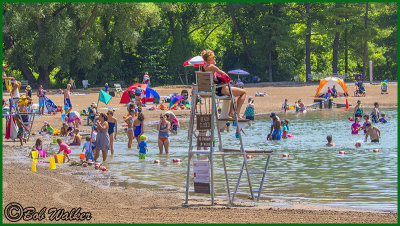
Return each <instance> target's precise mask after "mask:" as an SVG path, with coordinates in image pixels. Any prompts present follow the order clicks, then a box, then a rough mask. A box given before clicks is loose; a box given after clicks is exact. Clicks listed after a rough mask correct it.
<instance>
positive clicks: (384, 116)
mask: <svg viewBox="0 0 400 226" xmlns="http://www.w3.org/2000/svg"><path fill="white" fill-rule="evenodd" d="M379 121H380V122H381V123H387V120H386V114H385V113H382V114H381V118H380V119H379Z"/></svg>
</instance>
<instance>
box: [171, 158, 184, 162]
mask: <svg viewBox="0 0 400 226" xmlns="http://www.w3.org/2000/svg"><path fill="white" fill-rule="evenodd" d="M172 161H173V162H182V159H172Z"/></svg>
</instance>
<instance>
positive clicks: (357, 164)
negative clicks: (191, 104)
mask: <svg viewBox="0 0 400 226" xmlns="http://www.w3.org/2000/svg"><path fill="white" fill-rule="evenodd" d="M365 112H368V113H370V112H371V110H370V109H366V110H365ZM381 112H384V113H386V118H387V120H388V123H386V124H382V123H379V124H374V125H375V126H377V127H378V128H379V129H380V130H381V132H382V136H381V141H380V143H379V144H372V143H370V142H369V141H368V142H367V143H364V142H362V146H361V147H360V148H356V147H355V143H356V142H357V141H363V140H364V137H365V136H364V133H363V131H361V132H360V134H359V135H352V134H351V129H350V127H351V124H352V123H353V122H350V121H349V120H348V119H347V118H348V117H349V116H350V115H351V114H352V111H350V112H349V111H346V110H345V109H332V110H327V109H324V110H316V111H309V112H307V113H305V114H294V113H287V114H286V115H284V114H283V113H282V114H278V116H279V117H280V118H281V119H289V120H290V134H292V135H294V136H295V137H294V138H288V139H285V140H281V141H272V142H271V141H270V142H267V141H266V136H267V134H268V133H269V127H270V124H269V117H267V116H256V121H255V123H254V124H253V126H251V127H246V128H245V131H246V133H247V136H243V139H244V146H245V148H262V149H272V150H274V153H273V155H272V158H271V162H270V165H269V169H268V173H267V175H266V179H265V183H264V188H263V191H262V196H261V203H262V202H263V201H264V202H266V201H265V200H268V201H271V200H280V201H283V202H285V201H286V200H287V201H299V202H306V203H312V204H322V205H329V206H336V207H346V208H358V209H372V210H384V211H396V212H397V111H396V109H381ZM362 123H363V121H362V122H361V124H362ZM155 127H156V126H155V125H148V126H147V127H146V132H145V134H146V135H147V137H148V140H147V144H148V148H149V153H148V154H147V157H146V160H144V161H143V160H141V161H139V160H138V150H137V149H136V148H134V149H130V150H129V149H128V148H127V137H126V135H125V134H124V133H123V132H121V133H120V134H118V138H117V141H116V142H115V144H114V145H115V155H114V156H113V157H112V158H110V159H109V161H108V163H107V165H108V169H109V170H110V172H112V173H113V174H114V175H117V178H118V179H117V180H118V181H119V185H120V186H121V185H124V186H129V185H134V186H137V185H141V186H143V187H147V188H155V189H159V188H160V189H161V188H162V189H171V190H172V191H177V192H180V193H182V194H184V191H185V183H186V169H187V151H188V139H187V128H188V123H182V127H181V128H180V131H179V133H178V135H177V136H171V137H170V138H171V148H170V155H169V156H166V155H159V154H158V153H159V150H158V145H157V131H156V129H155ZM121 131H122V129H121ZM328 134H331V135H332V136H333V142H334V143H335V144H336V146H335V147H326V146H325V144H326V136H327V135H328ZM222 139H223V142H224V147H239V146H238V145H239V141H238V139H236V138H235V131H234V129H231V132H230V133H226V132H225V133H223V134H222ZM368 140H369V139H368ZM135 146H136V142H135V141H134V147H135ZM375 148H379V149H380V150H381V151H380V152H378V153H374V152H373V149H375ZM77 150H78V149H77V148H76V150H75V149H74V150H73V153H78V151H77ZM80 150H81V149H80ZM80 150H79V152H80ZM341 150H343V151H345V152H346V154H344V155H343V154H339V151H341ZM283 153H289V154H290V157H289V158H283V157H282V154H283ZM174 158H180V159H182V160H183V162H182V163H173V162H172V159H174ZM263 158H264V157H262V156H258V155H254V158H253V159H252V160H249V167H250V169H257V170H261V169H262V168H263V166H264V164H265V161H264V160H263ZM155 159H158V160H160V161H161V163H160V164H154V163H153V162H154V160H155ZM195 159H196V158H195ZM237 160H239V158H233V157H230V158H228V159H227V162H228V165H230V166H231V167H230V168H237V167H235V166H239V165H240V161H237ZM214 162H215V169H216V170H215V191H216V197H217V198H226V191H225V177H224V172H223V166H222V161H221V157H219V156H217V157H216V158H215V161H214ZM253 167H254V168H253ZM191 172H192V175H193V169H192V171H191ZM258 182H259V181H255V180H253V183H254V184H258ZM246 183H247V180H246V176H245V175H244V176H243V177H242V182H241V187H240V188H239V191H238V197H237V198H238V199H239V200H243V201H248V199H247V197H248V196H249V190H248V188H247V187H246ZM191 184H192V185H193V183H191ZM192 185H191V191H193V186H192ZM231 185H232V186H231V188H233V185H234V184H233V183H232V184H231ZM196 195H197V194H196ZM199 196H203V197H209V195H199Z"/></svg>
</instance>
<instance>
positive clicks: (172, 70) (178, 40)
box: [3, 3, 397, 87]
mask: <svg viewBox="0 0 400 226" xmlns="http://www.w3.org/2000/svg"><path fill="white" fill-rule="evenodd" d="M203 49H212V50H214V51H215V54H216V59H217V65H218V66H219V67H220V68H222V69H223V70H224V71H229V70H232V69H237V68H241V69H244V70H246V71H249V72H250V73H251V74H253V75H258V76H260V77H261V78H262V80H263V81H290V80H293V78H294V77H295V76H299V77H300V78H301V79H302V80H305V78H306V74H308V73H322V72H325V73H332V72H337V73H345V72H346V73H349V74H352V73H355V72H361V73H363V72H365V73H366V75H367V76H368V73H369V70H368V67H369V66H368V62H369V61H370V60H372V61H373V62H374V79H375V80H381V79H388V80H397V4H396V3H3V62H5V63H7V64H8V65H9V72H8V73H9V74H10V73H11V75H13V76H16V77H18V78H19V79H25V80H29V83H30V84H33V86H35V85H36V84H39V83H40V84H43V85H44V86H45V87H49V86H52V87H58V86H61V85H63V83H65V82H67V79H68V78H69V77H72V78H74V79H75V80H77V81H78V82H77V84H80V81H81V80H83V79H88V80H89V81H90V83H91V84H98V85H102V84H104V83H105V82H110V81H116V80H123V81H125V82H126V83H127V84H130V83H132V82H138V81H141V79H142V76H143V74H144V72H145V71H148V72H149V74H150V76H151V81H152V84H153V85H160V84H191V83H192V82H193V81H194V73H193V72H194V70H195V68H193V67H186V68H185V67H183V65H182V64H183V62H185V61H186V60H187V59H189V58H191V57H193V56H196V55H199V54H200V52H201V51H202V50H203Z"/></svg>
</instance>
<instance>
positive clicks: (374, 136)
mask: <svg viewBox="0 0 400 226" xmlns="http://www.w3.org/2000/svg"><path fill="white" fill-rule="evenodd" d="M365 126H366V128H367V133H366V134H365V141H364V142H367V139H368V136H370V137H371V142H372V143H379V138H381V131H380V130H379V128H378V127H375V126H371V123H367V124H366V125H365Z"/></svg>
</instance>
